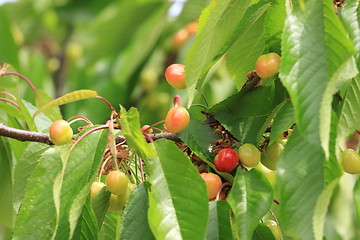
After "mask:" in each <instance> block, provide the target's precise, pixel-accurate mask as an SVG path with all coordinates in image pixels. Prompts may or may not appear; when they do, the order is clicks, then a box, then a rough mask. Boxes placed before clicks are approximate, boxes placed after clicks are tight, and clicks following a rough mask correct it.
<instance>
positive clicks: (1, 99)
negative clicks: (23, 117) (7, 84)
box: [0, 97, 20, 109]
mask: <svg viewBox="0 0 360 240" xmlns="http://www.w3.org/2000/svg"><path fill="white" fill-rule="evenodd" d="M0 101H4V102H8V103H10V104H12V105H14V106H15V107H16V108H18V109H20V106H19V104H17V103H16V102H14V101H12V100H10V99H7V98H3V97H0Z"/></svg>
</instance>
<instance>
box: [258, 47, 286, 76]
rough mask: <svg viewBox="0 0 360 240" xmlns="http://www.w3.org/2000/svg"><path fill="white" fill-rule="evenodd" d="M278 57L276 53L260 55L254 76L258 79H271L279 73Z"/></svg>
mask: <svg viewBox="0 0 360 240" xmlns="http://www.w3.org/2000/svg"><path fill="white" fill-rule="evenodd" d="M279 68H280V56H279V55H278V54H276V53H268V54H265V55H261V56H260V57H259V58H258V59H257V61H256V64H255V70H256V74H257V75H258V76H259V77H260V78H271V77H273V76H275V75H276V74H277V73H278V72H279Z"/></svg>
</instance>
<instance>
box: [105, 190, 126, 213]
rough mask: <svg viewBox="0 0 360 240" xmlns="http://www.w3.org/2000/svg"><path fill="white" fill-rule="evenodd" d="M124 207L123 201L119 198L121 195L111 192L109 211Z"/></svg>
mask: <svg viewBox="0 0 360 240" xmlns="http://www.w3.org/2000/svg"><path fill="white" fill-rule="evenodd" d="M123 207H124V205H123V204H122V202H121V201H120V200H119V196H117V195H115V194H111V195H110V198H109V208H108V210H109V211H113V212H117V211H119V210H121V209H122V208H123Z"/></svg>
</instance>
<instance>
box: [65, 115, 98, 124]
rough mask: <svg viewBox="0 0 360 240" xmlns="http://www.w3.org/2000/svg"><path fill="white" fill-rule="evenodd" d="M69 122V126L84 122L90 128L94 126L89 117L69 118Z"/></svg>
mask: <svg viewBox="0 0 360 240" xmlns="http://www.w3.org/2000/svg"><path fill="white" fill-rule="evenodd" d="M70 120H72V121H71V122H70ZM67 121H68V122H69V124H72V123H74V122H77V121H84V122H86V123H87V124H89V125H90V126H94V124H93V123H92V122H91V121H90V120H89V119H88V118H87V117H84V116H81V115H76V116H72V117H70V118H68V119H67Z"/></svg>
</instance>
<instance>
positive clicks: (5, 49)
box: [0, 6, 19, 69]
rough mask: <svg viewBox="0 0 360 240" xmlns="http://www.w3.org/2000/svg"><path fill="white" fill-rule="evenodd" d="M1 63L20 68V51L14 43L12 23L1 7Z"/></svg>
mask: <svg viewBox="0 0 360 240" xmlns="http://www.w3.org/2000/svg"><path fill="white" fill-rule="evenodd" d="M0 22H1V24H0V32H1V38H0V62H6V63H9V64H11V65H13V66H14V67H15V68H17V69H18V68H19V59H18V49H17V46H16V43H15V41H14V38H13V35H12V32H11V29H10V26H11V22H10V21H9V18H8V16H7V14H6V13H5V11H4V8H3V7H1V6H0Z"/></svg>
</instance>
